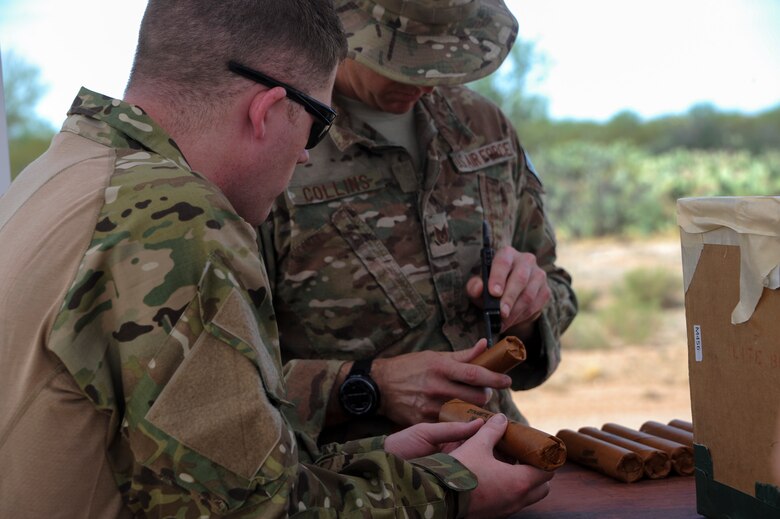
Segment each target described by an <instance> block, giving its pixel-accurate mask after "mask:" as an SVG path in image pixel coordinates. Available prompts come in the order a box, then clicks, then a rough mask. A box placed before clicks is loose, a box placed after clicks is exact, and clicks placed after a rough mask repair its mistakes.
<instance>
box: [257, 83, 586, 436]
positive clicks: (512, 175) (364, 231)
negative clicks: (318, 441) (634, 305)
mask: <svg viewBox="0 0 780 519" xmlns="http://www.w3.org/2000/svg"><path fill="white" fill-rule="evenodd" d="M414 114H415V124H416V128H417V136H418V139H419V142H420V149H421V150H424V152H425V156H426V161H425V165H424V167H423V168H422V169H423V171H421V172H418V171H415V168H414V167H413V165H412V160H411V158H410V156H409V154H408V153H407V152H406V150H405V149H403V148H401V147H399V146H396V145H393V144H392V143H391V142H389V141H388V140H387V139H385V138H384V137H383V136H382V135H380V134H378V133H377V132H376V131H375V130H374V129H372V128H371V127H370V126H368V125H365V124H363V123H358V122H357V121H351V120H350V116H349V113H343V112H342V113H341V114H340V116H339V119H338V121H337V125H336V126H334V128H333V129H332V130H331V133H330V137H329V138H327V139H325V141H324V142H323V143H321V144H320V145H319V146H318V147H317V148H316V149H314V150H313V151H312V152H311V156H310V160H309V162H308V163H306V164H304V165H303V166H299V167H298V169H297V170H296V171H295V174H294V176H293V179H292V182H291V184H290V186H289V188H288V190H287V192H286V193H285V194H283V195H282V196H281V197H280V198H279V199H277V201H276V204H275V208H274V210H273V212H272V217H271V219H270V220H269V221H268V222H266V224H264V225H263V227H262V228H261V236H262V240H263V242H262V247H261V252H262V254H263V255H264V257H265V259H266V265H267V266H268V269H269V270H268V271H269V275H270V277H271V280H272V283H273V284H274V288H273V291H274V307H275V308H276V311H277V316H278V317H279V330H280V334H281V341H282V358H283V361H284V362H285V376H286V378H287V380H288V382H289V387H288V389H289V391H290V392H289V395H290V399H291V400H292V401H293V402H294V403H295V404H296V409H297V410H298V411H299V415H300V419H301V427H304V428H306V430H307V431H308V432H309V433H310V434H311V435H312V436H314V437H317V435H318V434H320V432H321V430H322V424H323V420H324V409H325V407H326V406H325V402H323V399H327V398H328V395H330V394H331V390H332V387H333V384H334V380H335V378H336V375H337V372H338V370H339V367H340V365H341V364H342V362H343V361H344V360H353V359H359V358H364V357H370V356H379V357H384V356H393V355H398V354H403V353H408V352H414V351H419V350H422V349H431V350H439V351H450V350H461V349H464V348H468V347H470V346H472V345H473V344H474V343H475V342H476V341H477V340H478V339H479V338H480V337H482V336H484V326H483V324H482V322H483V321H482V318H481V314H480V313H479V311H478V309H477V308H476V307H475V306H474V305H473V304H472V303H471V302H470V300H469V299H468V297H467V295H466V292H465V284H466V281H467V280H468V279H469V278H470V277H471V276H472V275H478V274H479V272H480V249H481V246H482V220H483V219H485V220H487V221H488V222H489V224H490V225H491V227H492V231H493V247H494V248H495V249H496V250H498V249H499V248H500V247H502V246H505V245H512V246H514V247H515V248H516V249H517V250H519V251H525V252H531V253H533V254H535V255H536V257H537V262H538V264H539V265H540V266H541V267H542V268H543V269H544V270H545V271H546V272H547V274H548V282H549V285H550V288H551V289H552V294H553V299H552V302H551V303H550V304H549V306H548V307H547V308H546V310H545V312H544V313H543V315H542V317H541V319H540V320H539V321H538V323H539V324H538V336H539V337H540V338H541V340H540V341H539V344H536V345H533V344H528V345H527V346H528V347H529V352H533V351H534V350H535V351H536V353H535V354H534V355H529V360H528V361H527V362H526V363H525V364H523V365H521V366H519V367H518V368H517V369H516V370H514V371H513V372H512V373H510V375H511V376H512V377H513V381H514V383H513V388H514V389H527V388H531V387H534V386H536V385H538V384H540V383H541V382H543V381H544V380H545V379H546V378H547V377H548V376H549V375H550V374H551V373H552V372H553V371H554V370H555V368H556V366H557V365H558V362H559V359H560V345H559V337H560V334H561V332H562V331H563V330H565V329H566V327H567V326H568V325H569V323H570V322H571V320H572V319H573V318H574V315H575V314H576V311H577V306H576V300H575V297H574V293H573V291H572V289H571V284H570V281H571V280H570V277H569V275H568V274H567V273H566V272H565V271H564V270H562V269H561V268H558V267H557V266H556V265H555V259H556V255H555V236H554V233H553V229H552V227H551V225H550V223H549V221H548V220H547V219H546V217H545V214H544V211H543V207H542V193H543V191H542V185H541V182H540V180H539V178H538V177H537V175H536V174H535V172H534V170H533V166H532V165H531V162H530V161H529V160H528V157H527V155H526V154H525V152H524V150H523V149H522V148H521V146H520V144H519V142H518V139H517V135H516V134H515V131H514V129H513V128H512V125H511V124H510V122H509V121H508V120H507V119H506V117H504V115H503V114H502V113H501V111H500V110H499V109H498V108H497V107H496V106H495V105H493V104H492V103H490V102H488V101H487V100H485V99H484V98H482V97H481V96H479V95H477V94H476V93H474V92H472V91H470V90H468V89H466V88H463V87H454V88H449V87H447V88H443V87H439V88H437V89H435V90H434V91H433V92H432V93H431V94H430V95H426V96H423V98H421V100H420V101H419V102H418V103H417V104H416V106H415V108H414ZM380 390H381V388H380ZM490 407H491V408H492V409H493V410H496V409H499V408H500V409H501V410H503V411H504V412H505V413H507V414H508V415H509V416H511V417H513V418H514V419H516V420H523V418H522V417H521V415H520V414H519V412H518V411H517V409H516V407H515V406H514V404H513V403H512V400H511V393H510V392H509V391H501V392H497V394H496V395H495V396H494V400H493V401H492V402H491V403H490ZM382 420H383V419H382V418H372V419H369V420H368V421H365V420H363V421H361V423H358V422H353V423H350V424H349V425H348V426H347V427H339V428H336V429H335V430H332V429H331V428H328V434H326V435H324V436H325V437H327V438H329V439H339V440H342V439H344V438H348V437H354V436H355V434H352V433H353V432H355V431H360V433H359V434H366V435H368V434H378V433H381V432H383V431H384V432H386V431H387V430H389V429H390V428H391V426H392V425H391V424H389V423H382ZM347 430H349V432H350V434H349V435H346V436H345V435H344V434H342V433H346V432H347ZM331 432H332V433H333V435H332V436H331V435H330V433H331Z"/></svg>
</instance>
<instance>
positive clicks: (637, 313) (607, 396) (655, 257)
mask: <svg viewBox="0 0 780 519" xmlns="http://www.w3.org/2000/svg"><path fill="white" fill-rule="evenodd" d="M559 263H560V264H561V265H563V266H564V267H565V268H566V269H567V270H569V272H571V274H572V277H573V279H574V287H575V290H576V291H577V292H578V293H581V294H584V296H585V297H584V299H585V300H586V305H584V306H585V309H586V310H585V311H584V312H582V313H581V315H580V316H578V317H577V320H575V324H574V325H573V326H572V328H571V329H570V330H569V331H567V332H566V334H565V336H564V340H563V348H564V351H563V361H562V363H561V366H560V367H559V368H558V371H557V372H556V373H555V374H554V375H553V376H552V377H551V378H550V380H548V381H547V382H546V383H545V384H544V385H542V386H541V387H539V388H536V389H533V390H531V391H525V392H518V393H516V394H515V401H516V402H517V404H518V406H519V407H520V409H521V410H522V411H523V413H524V414H525V415H526V417H527V418H528V419H529V421H530V422H531V424H532V425H533V426H535V427H537V428H539V429H542V430H544V431H547V432H550V433H553V434H554V433H556V432H557V431H558V430H560V429H562V428H569V429H575V430H576V429H578V428H579V427H584V426H595V427H600V426H601V425H602V424H604V423H605V422H617V423H620V424H622V425H626V426H629V427H634V428H638V427H639V426H640V425H641V424H642V423H643V422H645V421H647V420H657V421H668V420H671V419H673V418H681V419H685V420H690V416H691V410H690V393H689V388H688V364H687V362H688V361H687V344H686V340H687V339H686V332H685V313H684V308H683V306H682V304H681V303H682V281H681V260H680V245H679V239H678V238H677V237H676V236H669V237H662V238H655V239H648V240H642V241H617V240H600V241H588V242H574V243H570V244H563V246H561V247H560V248H559ZM637 272H639V273H640V274H639V275H637V274H636V273H637ZM663 272H665V273H667V275H661V274H662V273H663ZM632 273H633V274H632ZM647 273H654V274H653V276H649V278H650V279H651V280H652V279H654V278H657V279H659V280H660V281H659V283H658V285H661V284H667V285H668V286H670V287H671V289H669V288H668V287H667V288H663V289H662V290H656V291H655V295H653V294H650V293H648V296H647V298H645V301H644V302H643V301H638V302H637V301H636V300H634V302H633V303H631V298H635V295H636V294H635V292H636V290H635V289H630V290H629V291H633V293H634V295H629V296H626V287H627V285H632V283H633V286H634V288H635V287H636V286H637V285H639V286H647V285H648V276H647V275H646V274H647ZM659 273H661V274H659ZM627 275H628V277H627ZM632 276H633V278H634V279H633V281H631V282H629V283H626V280H627V279H629V280H631V278H632ZM637 278H639V279H638V281H637ZM678 279H680V281H679V294H678V295H677V296H675V289H674V286H675V284H676V283H677V281H676V280H678ZM650 285H652V283H650ZM652 288H654V289H656V288H658V286H656V285H653V286H652ZM621 294H622V295H621ZM659 294H660V295H659ZM649 298H656V299H657V300H658V301H660V303H659V304H658V305H654V306H652V308H651V309H649V310H648V309H647V308H643V305H644V303H646V302H647V301H646V300H647V299H649ZM645 321H647V322H645ZM644 324H648V326H646V327H644V328H642V330H639V328H641V327H642V325H644ZM616 325H622V326H624V329H623V330H622V331H621V329H620V328H619V327H618V328H616ZM632 328H633V330H632ZM632 331H635V332H637V334H636V335H632V334H631V332H632ZM639 332H641V333H639Z"/></svg>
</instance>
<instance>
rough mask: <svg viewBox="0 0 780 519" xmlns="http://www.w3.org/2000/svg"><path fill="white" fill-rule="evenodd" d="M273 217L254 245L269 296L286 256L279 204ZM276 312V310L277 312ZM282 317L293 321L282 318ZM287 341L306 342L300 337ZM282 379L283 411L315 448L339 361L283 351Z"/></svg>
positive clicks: (282, 212) (285, 234) (285, 217)
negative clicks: (279, 264)
mask: <svg viewBox="0 0 780 519" xmlns="http://www.w3.org/2000/svg"><path fill="white" fill-rule="evenodd" d="M272 215H274V217H272V218H269V219H268V220H267V221H266V222H265V223H263V225H262V226H260V229H259V232H258V246H259V249H260V254H261V256H262V257H263V261H264V262H265V265H266V268H267V271H268V278H269V280H270V281H269V283H270V285H271V293H272V294H274V293H275V292H276V291H275V282H276V279H277V274H278V272H277V268H276V265H277V262H278V259H279V257H280V256H283V255H285V254H287V251H288V250H289V247H290V243H289V241H288V240H289V238H288V237H289V235H290V233H289V229H287V232H281V233H279V232H278V231H279V230H280V229H281V228H283V227H284V226H289V223H288V222H289V218H288V214H287V211H286V210H285V209H284V207H283V203H281V204H280V203H277V204H275V205H274V210H273V211H272ZM277 311H278V309H277ZM283 318H295V317H294V316H283ZM286 340H287V341H289V340H307V339H305V338H304V337H303V335H301V336H298V337H293V338H287V339H286ZM282 358H283V359H284V361H285V363H284V369H283V374H284V380H285V384H286V386H287V399H288V401H289V402H290V403H292V404H293V405H292V406H291V407H290V408H289V409H288V410H287V412H286V415H287V417H288V419H289V420H290V422H291V423H292V424H293V426H294V427H295V429H296V430H297V431H298V432H299V433H302V434H303V435H305V436H304V437H302V438H301V439H302V440H303V441H305V442H307V443H308V444H309V445H310V446H311V448H315V445H316V442H317V439H318V438H319V435H320V433H321V432H322V429H323V427H324V426H325V420H326V414H327V409H328V402H329V400H330V396H331V395H332V394H333V388H334V385H335V384H336V378H337V376H338V373H339V370H340V368H341V365H342V364H343V363H344V361H343V360H328V359H295V358H293V359H286V358H285V357H284V351H283V352H282Z"/></svg>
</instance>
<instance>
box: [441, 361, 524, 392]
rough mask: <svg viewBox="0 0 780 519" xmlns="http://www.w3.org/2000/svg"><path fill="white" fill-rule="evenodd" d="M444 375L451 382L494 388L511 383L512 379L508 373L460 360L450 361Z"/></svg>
mask: <svg viewBox="0 0 780 519" xmlns="http://www.w3.org/2000/svg"><path fill="white" fill-rule="evenodd" d="M444 376H445V377H447V378H448V379H449V380H451V381H453V382H460V383H462V384H466V385H468V386H476V387H480V388H483V387H492V388H494V389H503V388H505V387H509V386H510V385H511V384H512V379H511V378H510V377H509V375H504V374H503V373H496V372H495V371H490V370H489V369H487V368H485V367H482V366H477V365H476V364H466V363H462V362H459V363H452V364H451V365H450V366H449V369H448V372H446V373H445V374H444Z"/></svg>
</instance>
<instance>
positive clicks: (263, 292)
mask: <svg viewBox="0 0 780 519" xmlns="http://www.w3.org/2000/svg"><path fill="white" fill-rule="evenodd" d="M0 242H2V243H3V247H2V249H1V250H0V264H2V265H3V268H2V269H0V294H2V297H0V384H2V389H1V390H0V466H2V467H3V470H4V471H5V474H6V475H9V476H11V477H2V478H0V516H3V517H119V516H128V515H130V514H133V515H149V516H155V517H157V516H160V517H162V516H165V517H206V516H209V515H211V514H218V515H221V514H225V513H230V514H231V517H264V518H265V517H277V516H286V515H294V514H296V513H299V512H300V513H301V514H302V515H305V516H307V517H336V516H337V515H339V516H340V517H341V516H343V517H353V516H355V517H358V516H359V517H367V516H371V517H373V516H375V514H376V515H380V516H382V517H385V516H387V515H388V514H389V515H393V516H395V514H397V513H399V510H403V511H404V512H405V513H406V514H407V515H408V516H409V517H454V516H455V515H456V514H457V510H458V506H460V507H461V508H460V510H461V512H462V511H464V510H465V508H464V505H465V501H464V499H466V497H467V495H468V492H464V491H462V490H468V489H472V488H474V487H475V485H476V481H475V479H474V476H473V475H472V474H471V472H470V471H468V470H467V469H465V468H464V467H463V466H462V465H461V464H460V463H458V462H457V461H456V460H454V459H453V458H451V457H449V456H447V455H444V454H438V455H434V456H430V457H426V458H421V459H418V460H414V461H412V462H404V461H401V460H399V459H398V458H396V457H394V456H392V455H390V454H387V453H385V452H383V451H380V450H376V449H379V448H381V446H382V444H383V438H372V439H366V440H362V441H359V442H351V443H349V444H346V445H343V446H337V445H331V446H328V447H326V448H324V449H323V451H322V452H320V453H313V452H304V451H301V449H300V447H299V445H298V443H297V441H296V438H295V433H294V431H293V429H292V428H291V427H290V425H289V423H288V422H287V421H286V420H285V418H284V417H283V415H282V413H281V411H282V410H283V409H284V408H286V407H289V404H288V403H287V401H286V399H287V396H286V394H285V383H284V380H283V378H282V373H281V363H280V360H279V350H278V339H277V330H276V325H275V323H274V314H273V309H272V307H271V302H270V298H269V292H268V281H267V278H266V273H265V269H264V266H263V263H262V261H261V260H260V257H259V255H258V251H257V248H256V234H255V232H254V230H253V229H252V227H251V226H250V225H249V224H247V223H246V222H245V221H244V220H242V219H241V218H240V217H239V216H238V215H236V213H235V212H234V210H233V208H232V207H231V205H230V204H229V202H228V201H227V199H226V198H225V197H224V196H223V195H222V194H221V192H220V191H219V190H218V189H217V188H216V187H215V186H214V185H212V184H211V183H209V182H208V181H206V180H204V179H203V178H202V177H200V176H199V175H197V174H196V173H193V172H192V171H191V170H190V168H189V166H188V165H187V163H186V161H185V159H184V157H183V156H182V155H181V153H180V151H179V150H178V149H177V147H176V145H175V144H174V142H173V141H172V140H171V139H170V138H169V137H168V136H167V135H166V134H165V133H164V131H163V130H162V129H161V128H160V127H158V126H157V125H156V124H155V123H154V122H153V121H152V120H151V119H150V118H149V117H148V116H146V115H145V114H144V113H143V112H142V111H141V110H139V109H138V108H136V107H133V106H130V105H127V104H125V103H122V102H120V101H117V100H113V99H110V98H107V97H104V96H101V95H99V94H95V93H93V92H90V91H88V90H85V89H82V91H81V92H80V93H79V95H78V97H77V98H76V101H75V103H74V105H73V107H72V109H71V112H70V117H69V118H68V119H67V120H66V122H65V124H64V126H63V131H62V132H61V133H60V134H59V135H58V136H57V137H56V138H55V139H54V141H53V144H52V147H51V148H50V149H49V151H47V152H46V154H45V155H44V156H43V157H42V158H41V159H39V161H38V162H36V164H34V165H32V166H31V167H30V168H28V170H27V171H25V172H24V173H22V175H21V176H20V177H19V179H17V180H16V182H14V184H13V185H12V187H11V190H10V191H9V192H8V193H7V194H6V195H5V197H4V198H3V199H2V203H1V204H0ZM301 460H309V461H310V462H311V463H309V464H306V463H302V462H301ZM112 476H113V477H112Z"/></svg>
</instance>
